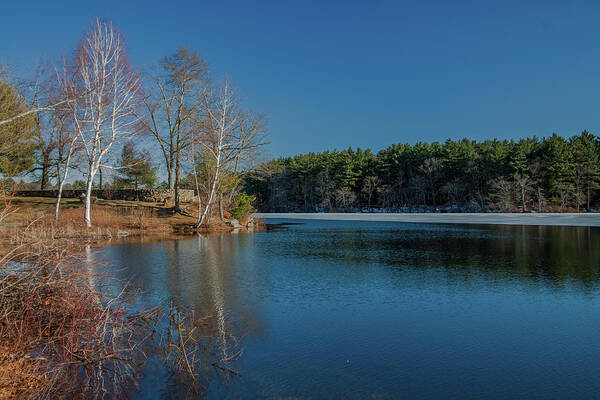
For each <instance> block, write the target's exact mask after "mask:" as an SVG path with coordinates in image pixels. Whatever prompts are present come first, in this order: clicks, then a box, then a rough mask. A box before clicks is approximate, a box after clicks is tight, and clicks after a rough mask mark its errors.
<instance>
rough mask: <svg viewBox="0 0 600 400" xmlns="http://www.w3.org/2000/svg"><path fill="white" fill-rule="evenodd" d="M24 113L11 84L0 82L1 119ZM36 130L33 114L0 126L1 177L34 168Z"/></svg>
mask: <svg viewBox="0 0 600 400" xmlns="http://www.w3.org/2000/svg"><path fill="white" fill-rule="evenodd" d="M25 111H27V104H26V102H25V100H24V99H23V97H22V96H21V95H20V94H19V93H18V92H17V91H16V89H15V88H14V87H13V86H12V85H10V84H8V83H5V82H1V81H0V120H3V119H8V118H11V117H14V116H16V115H19V114H21V113H23V112H25ZM36 129H37V124H36V121H35V115H34V114H30V115H27V116H25V117H22V118H18V119H16V120H14V121H13V122H10V123H8V124H4V125H0V173H1V174H3V175H5V176H14V175H17V174H19V173H21V172H23V171H27V170H30V169H31V168H32V167H33V164H34V153H35V148H36V145H35V141H34V137H35V135H36Z"/></svg>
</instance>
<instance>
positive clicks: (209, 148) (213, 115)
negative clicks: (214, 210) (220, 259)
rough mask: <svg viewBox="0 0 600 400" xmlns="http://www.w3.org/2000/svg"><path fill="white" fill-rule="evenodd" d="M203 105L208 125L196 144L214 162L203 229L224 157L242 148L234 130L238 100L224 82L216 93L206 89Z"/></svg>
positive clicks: (199, 219) (199, 223) (200, 133)
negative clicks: (237, 148)
mask: <svg viewBox="0 0 600 400" xmlns="http://www.w3.org/2000/svg"><path fill="white" fill-rule="evenodd" d="M203 105H204V110H205V116H206V123H205V124H203V125H204V129H203V130H202V131H201V132H197V133H198V134H197V137H196V140H197V141H198V142H199V143H200V144H201V145H202V146H203V147H204V150H205V151H206V153H208V154H209V156H211V157H213V158H214V175H213V176H212V177H211V186H210V191H209V194H208V198H207V200H206V205H205V207H204V211H203V212H202V214H201V215H199V217H198V221H197V222H196V224H195V227H199V226H201V225H202V224H203V223H204V222H205V221H206V219H207V216H208V214H209V212H210V210H211V206H212V203H213V201H214V198H215V193H216V189H217V182H218V181H219V175H220V173H221V169H222V168H223V164H224V161H225V160H224V155H225V154H226V152H227V151H228V150H229V149H231V148H232V147H234V146H236V145H239V143H238V141H237V140H236V139H237V138H236V136H235V135H234V134H233V130H234V129H235V127H236V124H237V117H238V115H237V112H236V109H235V106H236V104H235V99H234V96H233V93H232V91H231V89H230V87H229V82H227V81H225V83H224V84H223V86H222V87H221V88H220V89H218V91H217V93H215V90H213V89H210V88H207V89H205V91H204V94H203Z"/></svg>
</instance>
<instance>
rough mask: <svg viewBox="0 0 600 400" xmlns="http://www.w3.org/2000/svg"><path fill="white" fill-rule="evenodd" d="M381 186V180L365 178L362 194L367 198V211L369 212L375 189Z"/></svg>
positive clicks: (373, 177)
mask: <svg viewBox="0 0 600 400" xmlns="http://www.w3.org/2000/svg"><path fill="white" fill-rule="evenodd" d="M379 185H381V180H380V179H379V177H377V176H367V177H366V178H365V181H364V183H363V187H362V192H363V193H364V194H365V195H366V196H367V204H368V207H369V210H371V201H372V199H373V194H374V193H375V192H376V191H377V188H378V187H379Z"/></svg>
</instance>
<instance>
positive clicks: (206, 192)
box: [0, 19, 266, 227]
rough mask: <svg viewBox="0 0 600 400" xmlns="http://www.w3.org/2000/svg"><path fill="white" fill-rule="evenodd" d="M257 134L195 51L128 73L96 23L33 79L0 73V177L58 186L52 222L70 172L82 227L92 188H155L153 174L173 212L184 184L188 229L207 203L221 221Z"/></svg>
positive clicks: (201, 220)
mask: <svg viewBox="0 0 600 400" xmlns="http://www.w3.org/2000/svg"><path fill="white" fill-rule="evenodd" d="M265 134H266V118H265V117H264V115H262V114H258V113H254V112H251V111H248V110H246V109H243V108H242V107H241V104H240V101H239V98H238V96H237V95H236V92H235V90H234V89H233V88H232V86H231V84H230V82H228V81H227V80H225V81H223V82H214V81H213V80H212V78H211V76H210V73H209V69H208V63H207V62H206V60H204V59H203V58H202V57H201V56H200V54H199V53H197V52H194V51H191V50H189V49H187V48H183V47H180V48H178V49H177V50H176V51H175V52H174V53H173V54H170V55H168V56H165V57H163V58H161V59H160V61H159V62H158V63H157V65H156V66H155V67H154V68H152V69H151V70H148V71H144V72H140V71H137V70H136V69H134V67H133V66H132V65H131V64H130V62H129V59H128V56H127V52H126V50H125V43H124V38H123V37H122V35H121V34H120V33H119V31H118V30H117V29H116V28H115V27H113V25H112V23H110V22H105V21H102V20H99V19H97V20H96V21H95V22H94V23H93V24H92V25H91V26H90V27H89V29H88V30H87V31H86V32H85V33H84V35H83V37H82V38H81V40H80V41H79V45H78V46H77V47H76V49H75V51H74V52H73V54H72V55H71V56H69V57H64V58H63V60H62V61H61V63H53V64H49V65H45V66H41V67H40V68H38V71H37V73H36V74H35V77H34V78H33V79H29V80H23V81H22V82H14V81H11V79H9V76H8V74H6V73H5V74H0V173H1V174H2V175H3V176H4V177H5V178H11V177H14V176H17V175H20V176H23V175H24V174H25V175H28V176H30V177H33V179H34V181H35V182H36V183H38V184H39V188H40V189H47V188H51V187H52V188H56V189H58V197H57V201H56V219H58V215H59V210H60V201H61V194H62V190H63V189H64V188H65V186H66V185H70V183H68V182H69V181H70V180H72V177H73V175H75V176H77V178H78V179H79V181H78V182H75V184H76V185H81V186H84V188H85V190H86V196H85V201H84V220H85V222H86V225H87V226H88V227H91V226H92V221H91V214H90V209H91V190H92V188H95V187H99V188H105V187H116V188H138V187H155V186H157V185H158V178H157V176H158V175H159V173H160V171H162V172H163V173H164V176H166V179H165V181H164V182H163V183H162V184H160V186H163V187H166V188H168V189H170V190H172V191H173V194H174V204H173V209H174V211H175V212H181V205H180V196H179V189H180V188H181V187H183V185H186V184H187V185H188V186H190V185H191V186H192V187H193V188H194V189H195V190H196V193H197V194H198V211H199V215H198V221H197V224H196V225H197V226H199V225H201V224H205V223H207V222H208V220H209V219H210V218H211V215H212V214H213V213H214V212H215V209H216V205H218V206H219V208H220V209H221V215H222V214H223V213H222V209H223V208H229V207H231V206H232V205H233V206H234V207H235V204H236V203H239V202H240V200H239V198H241V197H240V196H242V195H241V194H240V186H239V185H238V183H239V179H236V177H237V176H238V175H239V174H240V171H242V170H243V169H247V168H248V167H249V166H250V165H251V164H252V162H253V160H254V158H255V155H256V153H257V152H258V151H259V149H260V148H261V146H263V145H264V144H265ZM107 178H109V179H107ZM7 181H8V180H5V182H7ZM184 181H185V182H184ZM245 201H246V200H244V199H242V202H245Z"/></svg>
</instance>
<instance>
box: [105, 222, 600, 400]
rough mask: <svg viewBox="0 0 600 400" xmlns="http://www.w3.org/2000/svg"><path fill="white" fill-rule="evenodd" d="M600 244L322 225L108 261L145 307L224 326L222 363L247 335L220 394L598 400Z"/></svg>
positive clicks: (451, 229)
mask: <svg viewBox="0 0 600 400" xmlns="http://www.w3.org/2000/svg"><path fill="white" fill-rule="evenodd" d="M270 222H274V223H279V222H285V221H283V220H280V221H270ZM598 243H600V229H596V228H585V227H577V228H573V227H543V226H539V227H538V226H530V227H528V226H523V227H520V226H457V225H423V224H405V223H381V222H352V221H350V222H341V221H310V222H307V223H306V224H301V225H288V226H286V227H285V229H277V230H273V231H269V232H260V233H255V234H244V233H241V232H240V233H237V234H221V235H218V234H217V235H203V236H197V237H195V238H191V239H185V240H174V241H165V242H158V243H131V244H126V245H119V246H114V247H110V248H106V249H103V250H102V251H101V253H102V254H101V257H103V258H104V259H106V260H108V261H110V262H112V263H113V264H114V265H120V266H123V267H122V268H115V273H116V274H117V275H119V277H120V278H121V279H124V280H129V279H131V280H133V281H134V283H135V284H136V285H137V286H139V287H140V288H141V289H142V294H141V297H140V299H139V301H140V302H141V303H156V302H159V301H162V302H164V301H169V300H173V301H174V302H175V303H176V304H182V305H186V306H189V307H191V308H193V309H194V310H195V311H196V312H197V313H198V314H199V315H211V316H214V318H215V323H214V324H212V325H211V329H213V331H212V332H211V334H214V335H215V336H216V337H217V338H218V343H219V346H220V347H219V349H220V350H219V351H220V352H221V353H222V354H226V353H227V352H228V351H230V350H231V349H232V348H234V347H235V346H237V345H238V343H237V342H236V341H235V340H234V341H232V338H240V337H243V336H246V335H247V337H246V338H245V340H244V348H245V350H244V355H243V357H242V358H241V359H240V360H239V361H238V362H237V363H236V369H237V370H238V371H240V372H241V374H242V378H241V379H240V380H239V381H238V382H235V383H234V384H233V385H231V386H227V387H226V386H222V385H217V384H213V385H211V387H210V389H209V390H208V392H207V393H206V394H207V396H208V397H212V398H257V397H260V398H282V397H305V398H331V397H336V398H365V397H373V396H375V397H377V398H398V397H418V398H482V397H485V398H510V397H528V398H549V397H553V398H561V397H573V394H574V395H575V397H577V396H579V397H593V395H594V394H595V393H596V392H597V390H600V383H598V381H597V379H595V377H596V376H597V375H598V374H600V363H598V362H597V361H598V359H600V344H598V341H597V340H596V339H597V337H596V335H597V332H598V331H600V318H598V315H600V302H599V301H598V299H599V298H600V297H598V294H600V288H599V286H598V283H599V270H600V248H599V246H598V245H597V244H598ZM162 390H163V392H160V391H158V390H156V388H150V389H149V388H148V387H146V391H145V394H144V396H145V397H146V398H153V397H156V393H163V395H164V388H162Z"/></svg>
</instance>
